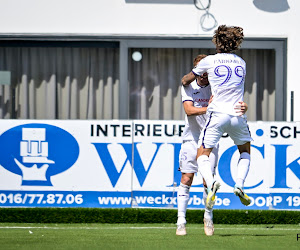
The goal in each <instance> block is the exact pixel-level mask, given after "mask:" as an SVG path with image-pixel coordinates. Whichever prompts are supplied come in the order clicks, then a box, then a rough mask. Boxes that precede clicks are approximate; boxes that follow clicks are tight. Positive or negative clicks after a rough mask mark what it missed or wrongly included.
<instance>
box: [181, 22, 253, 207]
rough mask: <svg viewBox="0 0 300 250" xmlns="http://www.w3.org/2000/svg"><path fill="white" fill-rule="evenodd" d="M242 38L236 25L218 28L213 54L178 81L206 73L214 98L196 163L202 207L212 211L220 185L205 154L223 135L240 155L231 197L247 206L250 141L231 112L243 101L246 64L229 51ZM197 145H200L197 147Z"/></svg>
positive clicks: (186, 82)
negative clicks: (204, 188) (203, 199)
mask: <svg viewBox="0 0 300 250" xmlns="http://www.w3.org/2000/svg"><path fill="white" fill-rule="evenodd" d="M243 39H244V34H243V29H242V28H241V27H236V26H226V25H220V26H219V27H218V29H217V30H215V32H214V36H213V39H212V41H213V43H214V44H215V45H216V51H217V53H216V54H215V55H209V56H207V57H205V58H204V59H202V60H201V61H200V62H199V63H198V64H197V66H196V67H194V69H192V71H191V72H190V73H188V74H187V75H185V76H184V77H183V78H182V84H183V85H184V86H187V85H189V84H190V83H191V82H192V81H194V80H195V79H196V77H197V76H200V75H202V74H203V73H205V72H206V73H207V74H208V80H209V82H210V85H211V89H212V94H213V96H214V98H213V100H212V102H211V103H210V105H209V106H208V109H207V112H208V118H207V120H206V124H205V128H204V129H203V130H202V131H201V135H200V140H199V147H200V148H199V149H198V153H197V163H198V166H199V172H200V173H201V175H202V177H203V178H204V179H205V182H206V184H207V186H208V195H207V199H206V205H207V207H208V208H212V207H213V205H214V202H215V194H216V192H217V190H218V189H219V188H220V183H219V182H218V181H216V180H215V179H214V176H213V173H212V171H211V166H210V165H211V164H210V161H209V155H210V153H211V152H212V150H213V148H214V147H215V146H216V145H217V143H218V141H219V140H220V138H221V136H222V135H223V133H225V132H226V133H227V134H228V135H229V136H230V137H231V139H232V140H233V141H234V143H235V144H236V145H237V147H238V150H239V152H240V159H239V161H238V170H237V171H238V173H237V179H236V184H235V186H234V190H233V192H234V194H235V195H237V196H238V197H239V198H240V201H241V202H242V204H244V205H246V206H247V205H249V204H250V198H249V196H248V195H246V194H245V192H244V189H243V187H244V182H245V179H246V177H247V174H248V171H249V166H250V142H251V141H252V138H251V135H250V131H249V128H248V125H247V120H246V117H245V116H244V115H242V116H239V115H238V114H237V113H236V112H235V109H234V107H235V105H236V104H237V103H238V102H239V101H241V100H243V96H244V82H245V75H246V63H245V61H244V60H243V59H242V58H240V57H239V56H237V55H235V54H234V53H233V51H235V50H238V49H239V47H240V45H241V43H242V41H243ZM200 145H201V146H200Z"/></svg>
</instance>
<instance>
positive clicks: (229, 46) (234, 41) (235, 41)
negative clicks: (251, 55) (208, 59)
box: [212, 25, 244, 53]
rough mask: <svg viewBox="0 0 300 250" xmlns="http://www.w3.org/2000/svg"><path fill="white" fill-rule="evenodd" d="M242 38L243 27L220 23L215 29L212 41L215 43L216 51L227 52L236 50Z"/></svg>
mask: <svg viewBox="0 0 300 250" xmlns="http://www.w3.org/2000/svg"><path fill="white" fill-rule="evenodd" d="M243 40H244V34H243V28H241V27H237V26H226V25H220V26H219V27H218V29H217V30H215V34H214V36H213V39H212V42H213V43H214V44H215V45H216V47H217V50H218V52H221V53H228V52H231V51H234V50H238V49H239V47H240V45H241V43H242V42H243Z"/></svg>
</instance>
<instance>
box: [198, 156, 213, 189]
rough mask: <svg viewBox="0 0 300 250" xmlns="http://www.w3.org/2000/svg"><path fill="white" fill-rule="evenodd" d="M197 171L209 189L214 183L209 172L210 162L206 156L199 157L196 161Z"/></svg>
mask: <svg viewBox="0 0 300 250" xmlns="http://www.w3.org/2000/svg"><path fill="white" fill-rule="evenodd" d="M197 163H198V169H199V170H198V171H199V172H200V174H201V175H202V177H203V178H204V180H205V181H206V184H207V187H211V186H212V184H213V183H214V177H213V174H212V171H211V165H210V161H209V159H208V156H207V155H201V156H199V157H198V159H197Z"/></svg>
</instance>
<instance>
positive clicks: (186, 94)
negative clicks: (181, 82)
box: [181, 84, 194, 102]
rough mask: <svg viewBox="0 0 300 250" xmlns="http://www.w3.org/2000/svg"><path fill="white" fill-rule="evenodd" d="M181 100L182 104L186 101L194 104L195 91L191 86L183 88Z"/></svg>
mask: <svg viewBox="0 0 300 250" xmlns="http://www.w3.org/2000/svg"><path fill="white" fill-rule="evenodd" d="M181 100H182V102H185V101H192V102H194V100H193V89H192V87H191V84H190V85H188V86H186V87H184V86H181Z"/></svg>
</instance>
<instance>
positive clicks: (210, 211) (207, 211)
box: [203, 187, 213, 220]
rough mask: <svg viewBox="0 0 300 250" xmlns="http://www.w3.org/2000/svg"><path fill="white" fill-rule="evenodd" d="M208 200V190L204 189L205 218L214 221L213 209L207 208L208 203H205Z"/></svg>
mask: <svg viewBox="0 0 300 250" xmlns="http://www.w3.org/2000/svg"><path fill="white" fill-rule="evenodd" d="M206 198H207V190H206V188H205V187H204V190H203V201H204V204H205V210H204V218H205V219H210V220H212V219H213V209H212V208H207V206H206V202H205V201H206Z"/></svg>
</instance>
